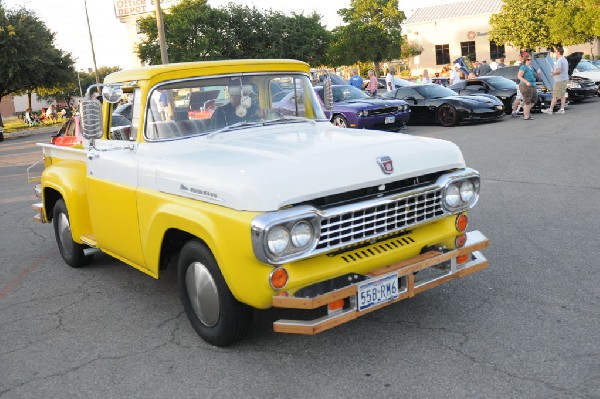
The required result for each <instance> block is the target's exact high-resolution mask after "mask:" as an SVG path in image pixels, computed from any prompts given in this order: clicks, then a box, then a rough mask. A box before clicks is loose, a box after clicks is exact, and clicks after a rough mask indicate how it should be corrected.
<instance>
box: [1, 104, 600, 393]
mask: <svg viewBox="0 0 600 399" xmlns="http://www.w3.org/2000/svg"><path fill="white" fill-rule="evenodd" d="M598 112H600V98H598V97H596V98H593V99H591V100H587V101H585V102H584V103H581V104H575V105H572V106H570V107H569V108H568V109H567V114H565V115H544V114H535V115H534V118H535V120H534V121H523V120H521V119H513V118H511V117H510V116H507V117H505V118H504V119H503V120H501V121H498V122H493V123H486V124H475V125H466V126H457V127H452V128H444V127H440V126H409V127H408V128H406V129H405V130H403V133H405V134H410V135H415V136H426V137H433V138H441V139H447V140H450V141H453V142H454V143H456V144H457V145H458V146H459V147H460V148H461V149H462V151H463V154H464V157H465V159H466V163H467V165H468V166H470V167H472V168H474V169H477V170H479V172H480V173H481V177H482V188H481V199H480V202H479V204H478V205H477V206H476V207H475V208H474V209H473V211H472V212H471V219H470V221H471V229H478V230H481V231H482V232H483V233H484V234H486V235H487V236H488V238H490V240H491V245H490V248H488V249H486V250H485V254H486V256H487V257H488V259H489V261H490V266H489V268H488V269H485V270H484V271H482V272H480V273H476V274H474V275H472V276H469V277H467V278H464V279H460V280H457V281H454V282H451V283H449V284H446V285H442V286H440V287H438V288H436V289H433V290H430V291H426V292H425V293H423V294H421V295H419V296H417V297H415V298H413V299H409V300H406V301H402V302H400V303H398V304H396V305H393V306H390V307H387V308H385V309H383V310H380V311H378V312H374V313H372V314H370V315H367V316H364V317H361V318H360V319H358V320H355V321H353V322H351V323H348V324H345V325H343V326H340V327H337V328H335V329H333V330H329V331H326V332H324V333H322V334H320V335H317V336H295V335H285V334H275V333H273V332H272V327H271V324H272V322H273V321H274V320H276V319H279V318H281V317H280V316H281V314H280V313H278V312H281V311H275V310H270V311H262V312H259V313H257V315H256V317H255V321H254V326H253V330H252V332H251V334H250V336H249V337H248V338H246V339H245V340H244V341H242V342H240V343H239V344H236V345H234V346H232V347H229V348H224V349H223V348H216V347H212V346H210V345H209V344H207V343H205V342H204V341H202V340H201V339H200V338H199V337H198V336H197V335H196V334H195V332H194V330H193V329H192V327H191V326H190V324H189V322H188V320H187V318H186V316H185V314H184V313H183V311H182V308H181V305H180V302H179V297H178V292H177V281H176V276H175V274H174V272H173V270H169V271H167V273H165V274H164V275H162V278H161V279H160V280H154V279H152V278H151V277H148V276H146V275H144V274H142V273H139V272H138V271H136V270H134V269H133V268H130V267H128V266H126V265H124V264H123V263H121V262H119V261H117V260H114V259H112V258H110V257H108V256H106V255H97V256H95V258H94V261H93V262H92V264H91V265H90V266H88V267H85V268H82V269H73V268H70V267H68V266H66V265H65V264H64V262H63V260H62V258H61V256H60V254H59V252H58V250H57V248H56V243H55V240H54V232H53V229H52V226H51V225H40V224H39V223H36V222H34V221H32V217H33V214H34V212H33V211H32V210H31V209H30V205H31V203H33V202H35V201H36V199H35V197H34V195H33V190H32V187H33V184H31V183H28V182H27V176H26V171H25V170H26V168H27V166H29V165H31V164H32V163H33V162H35V161H36V160H37V159H39V158H40V155H41V151H40V150H39V149H38V148H36V146H35V143H36V142H37V141H47V140H48V135H47V134H35V135H28V136H27V135H26V136H21V137H16V138H12V137H9V138H7V139H6V140H5V141H4V142H3V143H0V187H1V190H0V205H1V208H0V209H1V210H0V224H1V226H2V228H1V229H0V248H1V251H0V265H1V266H0V267H1V272H0V397H1V398H24V397H27V398H38V397H85V398H96V397H97V398H112V397H132V398H142V397H143V398H154V397H156V398H158V397H202V398H213V397H219V398H237V397H245V398H272V397H273V398H283V397H289V398H299V397H307V398H312V397H314V398H357V397H368V396H385V397H400V396H403V397H408V398H416V397H419V398H438V397H445V398H506V397H516V398H573V397H581V398H594V397H600V345H599V344H598V336H599V333H598V331H600V288H599V287H600V273H599V272H598V270H599V269H598V258H599V257H600V249H599V247H600V246H599V245H598V244H599V242H598V241H599V240H598V237H600V227H599V226H600V224H599V223H598V214H599V213H600V205H599V201H598V196H599V194H600V176H599V175H598V171H599V170H600V160H599V157H598V154H600V133H599V129H598V121H599V118H598ZM348 173H352V171H348Z"/></svg>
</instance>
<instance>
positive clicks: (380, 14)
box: [330, 0, 406, 71]
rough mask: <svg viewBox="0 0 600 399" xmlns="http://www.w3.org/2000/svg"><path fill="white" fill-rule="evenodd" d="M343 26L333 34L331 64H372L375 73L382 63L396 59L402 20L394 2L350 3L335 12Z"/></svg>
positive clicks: (359, 0) (366, 0)
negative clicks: (347, 6)
mask: <svg viewBox="0 0 600 399" xmlns="http://www.w3.org/2000/svg"><path fill="white" fill-rule="evenodd" d="M338 14H339V15H340V16H342V19H343V21H344V23H346V25H343V26H340V27H337V28H335V29H334V31H333V45H332V48H331V53H330V54H331V60H332V62H334V63H335V64H337V65H350V64H355V63H357V62H366V61H372V62H373V63H374V65H375V69H376V71H379V70H380V67H379V65H380V63H381V62H382V61H386V60H387V61H391V60H394V59H397V58H399V57H400V47H401V44H402V28H401V26H400V25H401V24H402V22H404V20H405V19H406V17H405V16H404V12H402V11H400V10H399V9H398V0H351V2H350V8H343V9H341V10H339V11H338Z"/></svg>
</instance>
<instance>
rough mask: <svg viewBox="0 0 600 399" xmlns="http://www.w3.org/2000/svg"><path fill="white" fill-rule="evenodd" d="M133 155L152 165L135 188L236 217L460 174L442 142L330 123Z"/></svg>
mask: <svg viewBox="0 0 600 399" xmlns="http://www.w3.org/2000/svg"><path fill="white" fill-rule="evenodd" d="M137 151H138V155H139V156H141V157H144V156H146V155H147V156H148V161H150V160H152V163H153V164H152V166H150V167H148V168H149V169H148V170H140V176H145V177H142V178H141V180H145V181H146V183H145V184H144V183H143V182H141V185H155V188H156V189H158V190H160V191H162V192H165V193H170V194H175V195H180V196H185V197H190V198H195V199H200V200H203V201H207V202H212V203H215V204H220V205H223V206H225V207H228V208H232V209H236V210H240V211H242V210H246V211H272V210H277V209H280V208H281V207H284V206H287V205H291V204H296V203H299V202H303V201H307V200H310V199H314V198H318V197H322V196H326V195H331V194H338V193H343V192H346V191H350V190H355V189H360V188H364V187H372V186H377V185H380V184H385V183H389V182H392V181H396V180H401V179H405V178H409V177H415V176H420V175H423V174H426V173H433V172H438V171H444V170H449V169H455V168H464V166H465V165H464V159H463V156H462V153H461V152H460V150H459V149H458V147H457V146H456V145H455V144H453V143H451V142H448V141H444V140H438V139H431V138H422V137H414V136H410V135H406V134H398V133H385V132H379V131H368V130H354V129H343V128H339V127H334V126H332V125H331V124H330V123H329V122H306V123H293V124H283V125H272V126H265V127H260V128H252V129H243V130H236V131H229V132H222V133H218V134H215V135H213V136H199V137H189V138H184V139H179V140H173V141H168V142H160V143H142V144H140V145H139V146H138V149H137ZM382 156H389V157H390V158H391V159H392V161H393V172H392V173H391V174H385V173H383V171H382V168H381V167H380V166H379V164H378V162H377V158H378V157H382ZM140 164H141V165H145V164H147V162H141V163H140ZM152 177H153V179H152ZM152 180H154V181H153V182H152Z"/></svg>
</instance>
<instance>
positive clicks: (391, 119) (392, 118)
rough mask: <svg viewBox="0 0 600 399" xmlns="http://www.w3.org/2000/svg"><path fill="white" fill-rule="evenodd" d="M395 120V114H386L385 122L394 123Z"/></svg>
mask: <svg viewBox="0 0 600 399" xmlns="http://www.w3.org/2000/svg"><path fill="white" fill-rule="evenodd" d="M394 122H396V117H395V116H386V117H385V123H394Z"/></svg>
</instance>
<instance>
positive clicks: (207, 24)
mask: <svg viewBox="0 0 600 399" xmlns="http://www.w3.org/2000/svg"><path fill="white" fill-rule="evenodd" d="M164 24H165V36H166V38H165V41H166V42H167V46H168V51H169V60H170V61H172V62H183V61H202V60H220V59H241V58H254V59H256V58H296V59H300V60H303V61H306V62H309V63H314V62H320V61H321V62H322V61H323V60H324V59H325V56H326V52H327V48H328V44H329V40H330V36H329V32H328V31H327V30H326V29H325V27H323V26H322V25H321V22H320V16H319V15H317V14H312V15H309V16H304V15H298V14H292V15H291V16H286V15H284V14H282V13H280V12H275V11H271V10H269V11H260V10H258V9H257V8H255V7H247V6H239V5H235V4H232V3H230V4H229V5H228V6H226V7H223V8H212V7H210V6H209V5H208V4H207V3H206V1H205V0H184V1H182V2H181V3H180V4H178V5H177V6H174V7H172V8H171V10H170V13H169V14H166V15H165V16H164ZM139 27H140V30H141V32H142V33H144V34H145V35H146V39H145V40H143V41H142V42H141V43H140V45H139V47H138V55H139V58H140V60H142V61H143V62H146V63H149V64H158V63H160V48H159V45H158V40H157V37H158V34H157V27H156V19H155V18H154V17H152V16H150V17H147V18H144V19H143V20H141V21H140V23H139Z"/></svg>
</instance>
